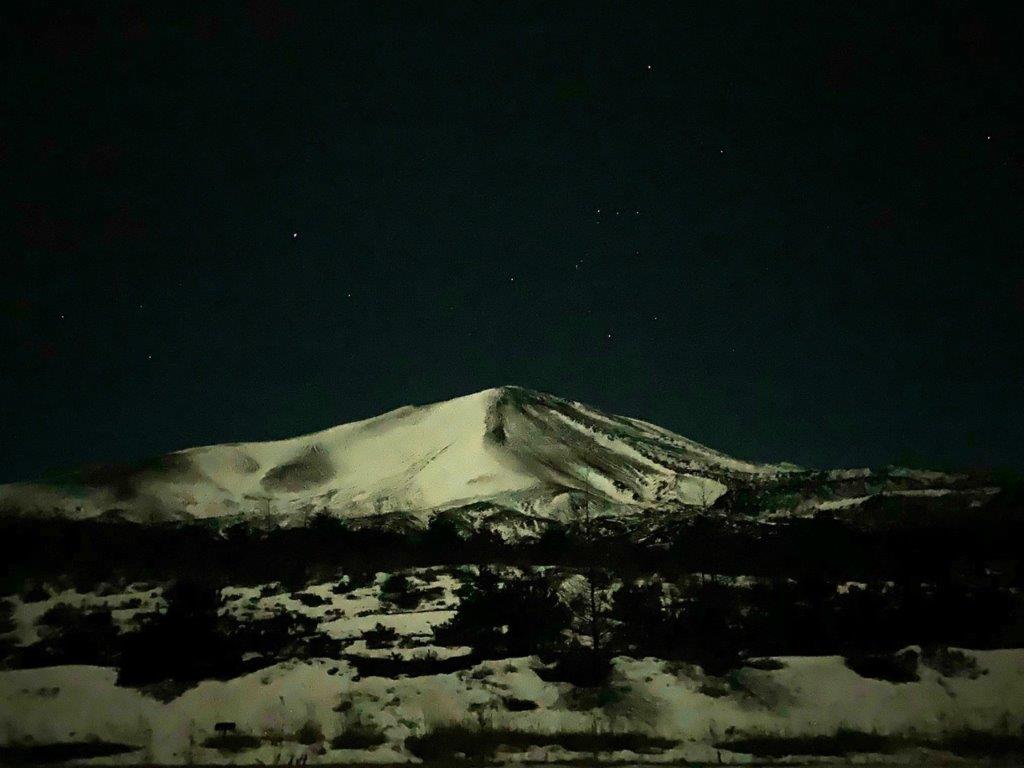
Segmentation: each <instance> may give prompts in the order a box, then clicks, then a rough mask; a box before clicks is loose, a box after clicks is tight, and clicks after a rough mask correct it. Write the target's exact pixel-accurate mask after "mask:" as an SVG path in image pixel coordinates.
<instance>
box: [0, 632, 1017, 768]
mask: <svg viewBox="0 0 1024 768" xmlns="http://www.w3.org/2000/svg"><path fill="white" fill-rule="evenodd" d="M969 655H970V656H971V657H972V658H974V659H975V660H976V662H977V664H978V667H979V668H980V669H981V670H983V671H984V673H983V674H979V675H976V676H973V677H967V676H964V677H943V676H942V675H940V674H939V673H938V672H936V671H934V670H931V669H928V668H927V667H922V669H921V672H920V674H921V679H920V682H916V683H905V684H894V683H888V682H883V681H880V680H871V679H865V678H862V677H859V676H858V675H857V674H855V673H854V672H852V671H851V670H850V669H848V668H847V667H846V666H844V664H843V661H842V659H840V658H837V657H816V658H799V657H794V658H780V659H779V660H778V661H779V662H780V665H779V666H781V668H780V669H775V670H756V669H749V668H744V669H742V670H740V671H738V672H737V673H736V674H735V676H734V678H733V679H730V680H728V681H724V682H723V681H722V680H719V679H710V678H706V677H705V676H704V675H702V673H701V672H700V670H699V669H697V668H693V667H689V666H687V665H680V664H676V665H673V664H669V663H666V662H662V661H658V660H656V659H630V658H624V657H621V658H618V659H616V660H615V663H614V672H613V675H612V679H611V682H610V690H611V691H612V692H613V695H612V696H610V697H608V698H607V699H606V700H605V701H604V702H601V703H600V704H599V703H597V702H593V701H586V700H585V699H581V698H580V697H579V696H578V692H576V691H574V689H573V688H572V686H571V685H569V684H567V683H551V682H545V681H544V680H542V679H541V678H540V677H538V675H537V673H536V671H535V670H536V668H537V667H538V665H539V662H538V661H537V659H535V658H523V659H509V660H505V661H499V662H485V663H482V664H479V665H478V666H476V667H474V668H473V669H469V670H464V671H460V672H456V673H452V674H444V675H432V676H424V677H413V678H403V679H397V680H393V679H388V678H382V677H365V678H361V679H360V678H357V676H356V675H355V673H354V670H353V669H352V668H351V667H350V666H349V665H347V664H345V663H344V662H338V661H336V660H331V659H310V660H306V661H293V662H287V663H283V664H278V665H276V666H273V667H271V668H268V669H264V670H261V671H259V672H255V673H253V674H249V675H245V676H243V677H240V678H237V679H234V680H229V681H226V682H212V681H211V682H204V683H201V684H200V685H198V686H197V687H195V688H193V689H191V690H189V691H187V692H186V693H184V694H183V695H182V696H180V697H178V698H177V699H174V700H173V701H171V702H169V703H166V704H162V703H160V702H158V701H156V700H154V699H151V698H147V697H146V696H145V695H143V694H142V693H140V692H138V691H134V690H130V689H124V688H118V687H117V686H115V685H114V680H115V676H116V675H115V672H114V670H111V669H105V668H102V667H81V666H66V667H50V668H43V669H30V670H16V671H8V672H0V701H2V702H3V715H2V718H0V742H2V743H3V744H5V745H10V744H53V743H69V742H82V741H88V740H91V739H95V740H99V741H101V742H109V743H116V744H126V745H131V746H134V747H138V749H137V750H135V751H132V752H128V753H125V754H122V755H118V756H112V757H107V758H102V759H98V762H108V763H140V762H145V763H150V762H155V763H161V764H183V763H237V764H255V763H256V762H261V763H263V764H267V763H283V762H289V761H290V760H296V759H299V758H303V756H304V759H306V760H308V761H310V762H321V763H352V762H366V763H387V762H418V761H419V760H420V758H419V757H417V756H416V754H415V751H414V749H410V745H412V746H413V747H414V746H415V738H416V737H422V736H424V735H426V734H429V733H431V732H436V731H439V730H441V729H455V730H454V731H451V732H453V733H458V732H465V733H469V734H472V733H474V732H481V731H486V732H489V733H494V732H503V731H507V732H510V733H513V732H514V733H519V732H527V733H533V734H538V735H540V736H544V735H550V734H581V733H582V734H597V735H601V734H626V733H635V734H641V735H644V736H647V737H651V738H659V739H664V740H668V741H670V742H673V743H675V746H674V747H671V748H670V749H668V750H667V751H663V753H662V754H659V755H645V756H644V758H643V759H644V760H647V761H659V762H697V761H701V762H703V761H708V762H718V761H719V760H721V761H723V762H737V763H744V762H750V761H751V760H752V757H751V756H750V755H744V754H741V753H733V752H731V751H729V750H726V749H723V748H721V747H720V746H719V747H716V746H715V745H716V744H718V745H720V744H721V743H722V742H723V741H729V740H733V739H738V738H742V737H749V736H765V735H777V736H785V737H793V736H814V735H831V734H835V733H836V732H837V731H838V730H840V729H850V730H856V731H863V732H866V733H877V734H885V735H913V736H915V737H917V738H922V739H927V738H928V737H933V738H940V737H941V736H942V735H943V734H945V733H948V732H950V731H955V730H957V729H961V728H963V729H972V730H976V731H979V730H980V731H989V732H996V733H1019V732H1020V729H1021V727H1022V726H1024V651H1021V650H1012V651H984V652H981V651H975V652H970V653H969ZM510 702H516V703H518V704H519V706H513V705H510ZM523 702H527V703H529V706H530V707H532V708H525V707H523V706H522V703H523ZM223 722H230V723H233V724H234V728H235V731H234V734H235V736H236V737H237V736H244V737H249V739H250V741H248V742H245V743H244V744H242V745H241V746H242V747H244V748H239V747H238V746H232V745H231V744H230V743H228V742H224V743H223V745H222V747H221V748H217V747H215V746H204V744H207V743H208V741H209V740H211V739H213V740H214V741H213V742H211V743H213V744H217V741H216V737H217V735H218V734H217V731H216V730H215V725H216V724H217V723H223ZM353 733H355V734H361V735H364V734H372V735H373V739H372V740H373V741H378V742H379V743H377V744H374V745H373V746H369V747H363V748H358V749H353V748H342V747H337V748H336V747H332V745H331V742H332V740H335V744H336V745H337V744H346V743H348V742H346V741H345V739H346V734H353ZM545 741H547V742H550V741H551V739H549V738H540V737H538V742H545ZM556 741H557V739H556ZM302 742H307V743H302ZM519 749H521V748H519ZM574 756H576V757H579V756H580V755H573V754H572V753H569V752H567V751H566V749H565V748H564V747H562V746H559V745H558V744H557V743H556V744H550V743H548V744H547V745H544V746H539V745H538V746H534V747H532V748H529V749H527V750H526V751H525V752H522V753H520V754H518V755H517V754H508V755H506V758H507V759H509V760H517V759H518V760H547V761H551V762H558V761H561V760H565V759H568V758H572V757H574ZM584 757H586V758H588V759H593V758H594V757H595V756H594V755H591V754H587V755H584ZM596 758H597V759H598V760H605V761H622V762H628V761H631V760H634V761H635V760H637V759H638V756H637V755H635V754H628V753H604V754H598V755H596Z"/></svg>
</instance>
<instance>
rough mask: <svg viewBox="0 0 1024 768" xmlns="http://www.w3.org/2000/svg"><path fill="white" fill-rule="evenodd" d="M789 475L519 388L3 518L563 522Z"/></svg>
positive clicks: (90, 482) (87, 471)
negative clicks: (470, 512) (582, 499)
mask: <svg viewBox="0 0 1024 768" xmlns="http://www.w3.org/2000/svg"><path fill="white" fill-rule="evenodd" d="M788 471H791V468H789V467H786V466H784V465H765V464H755V463H752V462H747V461H741V460H737V459H733V458H731V457H729V456H726V455H724V454H722V453H719V452H717V451H714V450H712V449H711V448H708V447H706V446H703V445H700V444H699V443H695V442H693V441H691V440H688V439H686V438H684V437H682V436H680V435H676V434H674V433H672V432H669V431H668V430H665V429H662V428H660V427H657V426H655V425H653V424H649V423H647V422H644V421H640V420H637V419H632V418H627V417H623V416H613V415H610V414H606V413H603V412H601V411H599V410H597V409H595V408H591V407H588V406H586V405H583V404H581V403H577V402H573V401H570V400H564V399H562V398H558V397H554V396H551V395H546V394H541V393H538V392H533V391H530V390H526V389H522V388H519V387H502V388H497V389H489V390H485V391H483V392H478V393H476V394H472V395H468V396H465V397H459V398H456V399H453V400H449V401H446V402H440V403H434V404H432V405H425V406H418V407H414V406H406V407H403V408H398V409H397V410H394V411H390V412H389V413H385V414H383V415H381V416H377V417H375V418H371V419H367V420H365V421H358V422H354V423H351V424H343V425H340V426H337V427H332V428H330V429H326V430H324V431H322V432H317V433H314V434H311V435H304V436H302V437H296V438H291V439H287V440H277V441H272V442H260V443H230V444H223V445H211V446H204V447H199V448H189V449H186V450H182V451H177V452H174V453H171V454H167V455H165V456H162V457H159V458H157V459H155V460H151V461H148V462H144V463H141V464H137V465H133V466H125V467H116V466H101V467H92V468H84V469H82V470H77V471H75V472H72V473H68V474H67V475H65V476H63V477H61V478H59V479H58V480H56V481H48V482H32V483H15V484H11V485H6V486H2V487H0V507H2V508H6V509H7V510H11V511H15V512H20V513H22V514H59V515H62V516H67V517H71V518H74V519H87V518H95V517H99V516H103V515H107V516H113V517H118V518H122V519H128V520H135V521H164V520H175V519H189V518H194V519H208V518H236V517H237V516H239V515H242V516H247V517H252V518H272V519H274V520H276V521H280V522H294V521H301V520H302V519H305V518H307V517H308V516H310V515H311V514H315V513H317V512H322V511H325V512H328V513H330V514H333V515H337V516H341V517H345V518H360V517H365V516H369V515H380V514H385V513H393V512H403V513H419V514H420V515H425V514H427V513H430V512H431V511H435V510H444V509H450V508H454V507H462V506H468V505H472V504H476V505H480V504H481V503H484V504H485V505H491V506H492V508H493V509H495V510H503V511H513V512H520V513H528V514H531V515H538V516H542V517H558V516H559V515H560V514H563V513H564V512H565V510H566V508H567V505H568V495H569V494H570V493H572V492H573V491H580V490H582V489H584V488H586V487H588V486H589V488H590V492H591V494H592V496H593V498H595V499H597V500H599V501H600V502H603V504H604V505H605V506H606V507H612V508H616V509H617V510H619V511H621V512H630V511H637V510H642V509H648V508H652V507H658V506H663V505H666V504H673V503H682V504H688V505H698V506H703V507H707V506H709V505H711V504H713V503H714V502H715V501H716V500H717V499H718V498H719V497H720V496H721V495H722V494H723V493H724V492H725V491H726V490H727V489H728V488H729V487H730V486H731V485H735V484H736V483H737V482H746V481H749V480H750V479H751V478H763V477H771V476H775V475H778V474H782V473H786V472H788Z"/></svg>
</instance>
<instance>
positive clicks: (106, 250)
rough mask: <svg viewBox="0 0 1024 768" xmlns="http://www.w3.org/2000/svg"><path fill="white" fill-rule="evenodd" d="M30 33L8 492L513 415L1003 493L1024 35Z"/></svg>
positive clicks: (971, 15) (1018, 270)
mask: <svg viewBox="0 0 1024 768" xmlns="http://www.w3.org/2000/svg"><path fill="white" fill-rule="evenodd" d="M28 5H29V6H30V7H29V9H27V10H26V9H22V10H20V11H14V12H12V11H10V10H7V11H4V14H5V15H4V17H3V19H2V25H3V27H2V29H3V37H2V39H0V48H2V49H3V51H4V53H3V54H2V55H3V57H4V61H3V71H4V76H3V88H4V98H3V105H4V106H3V109H4V119H3V121H2V126H3V127H2V133H0V163H2V168H3V170H4V176H5V177H7V178H9V179H12V180H13V185H11V187H10V193H11V194H10V195H9V199H8V202H6V203H5V204H4V211H5V232H6V234H5V236H4V241H3V243H4V245H3V257H2V261H3V265H2V266H0V354H2V359H0V360H2V371H0V401H2V403H3V406H2V408H3V411H2V420H3V421H2V429H0V457H2V460H3V461H2V464H0V480H13V479H16V478H22V477H27V476H32V475H37V474H39V473H40V472H42V471H44V470H46V469H48V468H51V467H59V466H64V465H70V464H75V463H78V462H81V461H92V460H126V459H132V458H139V457H142V456H146V455H150V454H155V453H159V452H163V451H166V450H170V449H174V448H180V447H185V446H189V445H194V444H199V443H208V442H225V441H238V440H252V439H263V438H271V437H283V436H290V435H294V434H299V433H302V432H307V431H311V430H314V429H318V428H322V427H325V426H329V425H332V424H336V423H340V422H344V421H349V420H353V419H357V418H362V417H366V416H370V415H374V414H376V413H379V412H382V411H385V410H389V409H391V408H394V407H396V406H398V405H401V404H405V403H410V402H412V403H417V402H428V401H432V400H439V399H447V398H450V397H454V396H457V395H461V394H466V393H469V392H472V391H476V390H479V389H483V388H486V387H490V386H495V385H498V384H506V383H517V384H522V385H524V386H529V387H533V388H537V389H542V390H546V391H550V392H553V393H556V394H559V395H562V396H566V397H570V398H573V399H579V400H583V401H585V402H589V403H591V404H594V405H598V406H600V407H603V408H605V409H607V410H611V411H615V412H618V413H623V414H626V415H633V416H640V417H643V418H646V419H648V420H650V421H654V422H657V423H659V424H661V425H663V426H666V427H669V428H671V429H674V430H676V431H678V432H681V433H683V434H685V435H687V436H689V437H692V438H694V439H697V440H701V441H703V442H706V443H708V444H710V445H712V446H714V447H717V448H720V449H722V450H725V451H727V452H731V453H733V454H736V455H738V456H742V457H748V458H757V459H773V460H791V461H795V462H797V463H801V464H807V465H814V466H836V465H856V466H860V465H867V464H872V465H877V464H884V463H888V462H891V461H897V460H898V461H906V462H913V463H917V464H926V465H936V466H949V465H958V466H984V465H998V466H1009V467H1016V468H1021V467H1024V441H1022V439H1021V438H1022V437H1024V416H1022V411H1024V408H1022V406H1024V403H1022V400H1024V398H1022V393H1024V384H1022V372H1024V332H1022V330H1024V322H1022V320H1024V268H1022V246H1024V238H1022V234H1024V216H1022V214H1024V154H1022V134H1021V124H1020V121H1019V116H1018V114H1017V113H1016V112H1015V108H1019V105H1020V103H1021V101H1022V98H1021V96H1022V94H1021V74H1022V72H1024V67H1022V64H1024V62H1022V54H1021V46H1020V44H1019V43H1020V39H1021V38H1020V32H1021V25H1020V19H1019V18H1018V17H1017V16H1011V15H1010V14H1009V12H1006V11H1003V12H1000V13H997V12H995V11H992V10H991V9H988V8H985V7H983V6H981V5H978V4H976V3H967V2H964V3H935V4H932V3H911V4H895V3H843V4H837V3H796V2H794V3H775V4H758V3H749V4H731V3H702V4H687V3H673V4H670V5H649V4H643V3H640V4H637V3H628V4H626V3H624V4H621V5H608V4H600V3H592V2H587V3H581V4H565V3H552V2H529V3H501V4H498V3H488V2H477V3H444V4H440V3H438V4H432V3H431V4H413V3H376V2H374V3H358V4H343V3H335V2H332V3H327V4H323V5H318V4H313V3H302V2H291V3H287V2H281V3H276V2H257V3H248V4H245V3H239V4H211V5H206V6H204V7H205V8H206V10H205V11H202V12H196V11H194V10H188V11H184V10H183V11H178V10H170V9H169V8H168V6H166V5H164V6H163V7H162V8H161V9H157V8H154V7H150V6H151V5H154V4H148V3H141V4H138V5H120V4H115V3H104V4H101V5H100V7H101V8H102V9H103V10H102V12H97V11H95V10H90V7H91V6H95V5H96V4H93V3H87V4H82V5H77V4H76V5H69V4H56V3H52V4H49V3H33V4H28ZM897 5H898V6H900V9H894V8H892V7H890V6H897ZM908 6H909V7H910V8H911V10H907V7H908ZM992 7H993V8H1001V7H1003V6H1002V5H999V6H992ZM1006 7H1009V4H1006ZM599 211H600V212H599ZM295 233H297V235H298V236H297V237H294V236H293V235H294V234H295Z"/></svg>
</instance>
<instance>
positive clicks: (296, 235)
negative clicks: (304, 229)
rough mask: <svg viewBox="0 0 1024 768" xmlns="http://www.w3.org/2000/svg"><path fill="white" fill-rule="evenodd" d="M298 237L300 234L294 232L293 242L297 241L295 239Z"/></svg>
mask: <svg viewBox="0 0 1024 768" xmlns="http://www.w3.org/2000/svg"><path fill="white" fill-rule="evenodd" d="M298 236H299V233H298V232H292V240H294V239H295V238H297V237H298Z"/></svg>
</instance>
